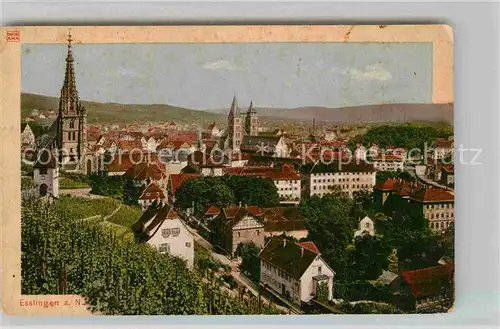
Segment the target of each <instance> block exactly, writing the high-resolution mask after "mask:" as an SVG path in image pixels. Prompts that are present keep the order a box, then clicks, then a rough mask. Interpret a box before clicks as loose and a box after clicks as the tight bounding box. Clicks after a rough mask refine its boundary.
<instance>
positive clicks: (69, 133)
mask: <svg viewBox="0 0 500 329" xmlns="http://www.w3.org/2000/svg"><path fill="white" fill-rule="evenodd" d="M68 140H71V132H68Z"/></svg>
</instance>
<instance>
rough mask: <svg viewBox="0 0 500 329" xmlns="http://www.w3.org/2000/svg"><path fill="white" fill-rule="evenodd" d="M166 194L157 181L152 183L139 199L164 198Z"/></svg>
mask: <svg viewBox="0 0 500 329" xmlns="http://www.w3.org/2000/svg"><path fill="white" fill-rule="evenodd" d="M164 198H165V194H164V193H163V191H162V189H161V188H160V187H159V186H158V185H157V184H156V183H155V182H152V183H150V184H149V185H148V186H147V187H146V188H145V189H144V191H143V192H142V194H141V196H140V197H139V199H141V200H153V199H164Z"/></svg>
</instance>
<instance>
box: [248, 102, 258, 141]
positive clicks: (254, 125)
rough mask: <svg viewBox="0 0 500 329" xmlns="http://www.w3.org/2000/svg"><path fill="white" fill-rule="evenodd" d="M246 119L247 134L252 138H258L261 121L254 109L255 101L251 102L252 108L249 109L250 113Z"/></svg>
mask: <svg viewBox="0 0 500 329" xmlns="http://www.w3.org/2000/svg"><path fill="white" fill-rule="evenodd" d="M246 115H247V116H246V118H245V132H246V133H247V134H248V135H250V136H257V135H258V134H259V133H258V125H259V123H258V122H259V119H258V117H257V111H256V110H255V109H254V108H253V101H250V106H249V107H248V111H247V113H246Z"/></svg>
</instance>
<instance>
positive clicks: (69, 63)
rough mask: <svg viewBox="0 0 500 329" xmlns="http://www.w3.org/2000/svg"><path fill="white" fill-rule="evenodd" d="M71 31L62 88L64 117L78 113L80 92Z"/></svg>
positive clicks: (61, 112)
mask: <svg viewBox="0 0 500 329" xmlns="http://www.w3.org/2000/svg"><path fill="white" fill-rule="evenodd" d="M72 41H73V40H72V39H71V31H70V32H69V33H68V54H67V55H66V71H65V72H64V83H63V86H62V88H61V97H60V100H59V113H60V114H62V115H75V114H77V112H78V110H79V109H78V105H79V104H78V103H79V98H78V91H77V90H76V81H75V71H74V68H73V62H74V59H73V51H72V49H71V42H72Z"/></svg>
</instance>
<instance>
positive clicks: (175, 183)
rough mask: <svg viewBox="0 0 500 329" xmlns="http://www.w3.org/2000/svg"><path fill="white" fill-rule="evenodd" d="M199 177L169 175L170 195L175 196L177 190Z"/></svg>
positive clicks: (193, 175) (183, 174) (181, 174)
mask: <svg viewBox="0 0 500 329" xmlns="http://www.w3.org/2000/svg"><path fill="white" fill-rule="evenodd" d="M196 177H200V174H185V173H180V174H171V175H170V191H171V193H172V194H175V192H176V191H177V189H178V188H179V187H180V186H181V185H182V184H184V182H185V181H187V180H188V179H190V178H196Z"/></svg>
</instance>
